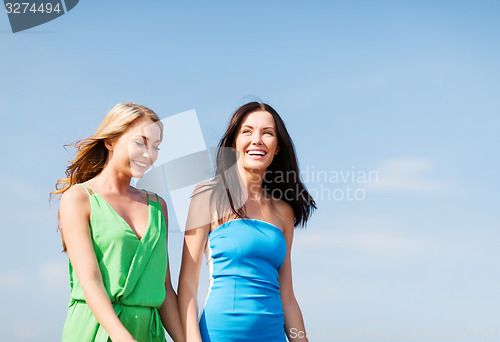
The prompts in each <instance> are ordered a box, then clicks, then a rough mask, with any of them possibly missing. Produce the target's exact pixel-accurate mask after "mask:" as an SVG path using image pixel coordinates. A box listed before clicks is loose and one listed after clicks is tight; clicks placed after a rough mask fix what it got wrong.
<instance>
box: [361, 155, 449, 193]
mask: <svg viewBox="0 0 500 342" xmlns="http://www.w3.org/2000/svg"><path fill="white" fill-rule="evenodd" d="M434 168H435V165H434V162H433V161H432V160H430V159H425V158H397V159H392V160H387V161H384V162H382V163H380V164H379V165H378V167H377V168H375V169H376V170H377V171H378V182H375V183H370V184H367V188H368V189H370V190H373V191H380V192H406V193H421V194H433V193H442V192H446V191H449V190H450V189H451V188H452V184H451V183H450V182H449V181H445V180H442V179H433V178H432V176H430V175H429V173H431V172H432V170H433V169H434Z"/></svg>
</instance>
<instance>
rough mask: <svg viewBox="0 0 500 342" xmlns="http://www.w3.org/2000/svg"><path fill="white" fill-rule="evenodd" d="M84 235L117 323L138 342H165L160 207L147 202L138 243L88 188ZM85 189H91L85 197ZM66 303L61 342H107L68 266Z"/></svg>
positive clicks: (163, 232) (164, 248)
mask: <svg viewBox="0 0 500 342" xmlns="http://www.w3.org/2000/svg"><path fill="white" fill-rule="evenodd" d="M79 185H82V186H84V187H85V189H86V190H87V193H88V194H89V199H90V208H91V220H90V230H91V234H92V241H93V245H94V250H95V255H96V257H97V262H98V264H99V269H100V271H101V274H102V279H103V282H104V286H105V288H106V290H107V292H108V296H109V298H110V300H111V302H112V304H113V307H114V309H115V312H116V314H117V315H118V318H119V319H120V321H121V322H122V323H123V325H124V326H125V328H126V329H127V330H128V331H129V332H130V333H131V334H132V336H133V337H134V338H135V339H136V340H137V341H139V342H149V341H151V342H153V341H155V342H156V341H162V342H163V341H166V340H165V331H164V330H163V326H162V322H161V319H160V315H159V312H158V308H159V307H160V306H161V305H162V304H163V301H164V299H165V276H166V271H167V243H166V234H167V230H166V225H165V220H164V218H163V214H162V210H161V204H160V203H159V201H158V195H156V198H157V202H154V201H151V199H150V198H149V195H148V202H149V220H148V226H147V229H146V232H145V233H144V236H143V237H142V238H141V239H140V240H139V238H138V237H137V236H136V234H135V233H134V231H132V229H131V228H130V226H129V225H128V224H127V222H126V221H125V220H124V219H123V218H122V217H121V216H120V215H118V213H117V212H116V211H115V210H114V209H113V208H112V207H111V206H110V205H109V204H108V203H107V202H106V201H105V200H104V199H103V198H102V197H101V196H99V195H98V194H97V193H96V192H95V191H93V190H92V188H90V187H89V186H88V185H84V184H79ZM87 187H88V188H89V189H90V190H92V192H93V193H92V194H90V193H89V191H88V189H87ZM69 276H70V288H71V300H70V303H69V310H68V315H67V318H66V322H65V325H64V329H63V334H62V341H72V342H89V341H96V342H105V341H111V339H110V338H109V336H108V334H107V332H106V331H105V330H104V328H102V327H101V325H100V324H99V323H98V322H97V320H96V318H95V317H94V315H93V314H92V311H91V310H90V308H89V306H88V305H87V303H86V302H85V297H84V295H83V289H82V287H81V285H80V282H79V281H78V279H77V277H76V274H75V271H74V270H73V268H72V266H71V261H70V262H69Z"/></svg>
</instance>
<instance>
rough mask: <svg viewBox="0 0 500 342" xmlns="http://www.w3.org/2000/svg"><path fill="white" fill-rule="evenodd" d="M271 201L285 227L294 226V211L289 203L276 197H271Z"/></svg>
mask: <svg viewBox="0 0 500 342" xmlns="http://www.w3.org/2000/svg"><path fill="white" fill-rule="evenodd" d="M272 201H273V206H274V208H275V210H276V213H277V214H278V216H279V218H280V219H281V221H282V222H283V224H284V226H285V229H286V228H292V229H293V227H294V220H295V213H294V211H293V208H292V206H291V205H290V204H288V203H287V202H285V201H283V200H280V199H277V198H272Z"/></svg>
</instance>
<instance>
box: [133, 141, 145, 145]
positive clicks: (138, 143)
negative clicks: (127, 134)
mask: <svg viewBox="0 0 500 342" xmlns="http://www.w3.org/2000/svg"><path fill="white" fill-rule="evenodd" d="M135 143H136V144H137V145H138V146H144V144H143V143H141V142H138V141H136V142H135Z"/></svg>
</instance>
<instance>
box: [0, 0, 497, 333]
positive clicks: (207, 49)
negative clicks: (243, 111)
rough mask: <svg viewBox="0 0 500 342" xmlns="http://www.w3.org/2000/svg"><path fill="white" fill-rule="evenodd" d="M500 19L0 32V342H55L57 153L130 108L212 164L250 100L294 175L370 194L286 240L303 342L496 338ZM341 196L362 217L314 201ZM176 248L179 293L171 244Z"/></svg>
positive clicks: (414, 15)
mask: <svg viewBox="0 0 500 342" xmlns="http://www.w3.org/2000/svg"><path fill="white" fill-rule="evenodd" d="M499 10H500V3H499V2H498V1H385V0H381V1H359V0H355V1H310V2H305V1H286V2H285V1H272V2H271V1H252V2H233V1H211V2H201V1H198V2H197V1H193V2H189V3H182V4H181V3H179V2H168V3H165V2H160V1H151V2H139V1H121V2H120V4H119V5H118V3H116V4H115V5H110V4H109V3H99V4H97V3H93V2H88V1H81V2H80V3H79V4H78V5H77V6H76V7H75V8H74V9H73V10H72V11H71V12H69V13H67V14H65V15H64V16H62V17H60V18H58V19H56V20H54V21H52V22H49V23H47V24H44V25H42V26H39V27H36V28H33V29H31V30H28V31H25V32H20V33H16V34H12V33H11V32H10V26H9V23H8V19H7V15H6V14H5V13H3V14H0V46H1V48H2V53H1V54H0V63H1V65H2V68H1V71H0V79H1V80H2V81H1V82H0V108H1V115H2V128H3V130H2V131H3V132H2V135H1V138H0V139H1V140H0V141H1V143H2V146H3V147H4V149H3V150H4V161H3V162H2V165H3V167H2V169H1V170H0V185H1V188H2V193H3V194H4V195H3V196H2V198H1V199H0V208H1V209H0V218H1V221H2V225H1V227H2V233H3V235H4V239H2V243H1V248H0V257H1V260H2V263H1V264H0V300H1V303H2V305H1V309H0V322H1V323H0V327H1V328H2V332H3V337H4V338H5V339H6V340H8V341H55V340H58V339H59V338H60V334H61V331H62V326H63V324H64V319H65V315H66V307H67V303H68V300H69V291H68V288H69V285H68V276H67V258H66V255H64V254H62V253H61V252H60V250H61V248H60V240H59V236H58V234H57V233H56V231H55V229H56V213H57V206H58V203H57V201H54V202H52V207H49V204H48V193H49V192H50V191H51V190H52V189H53V187H54V184H55V182H56V180H57V179H58V178H61V177H62V176H64V170H65V167H66V165H67V160H69V159H70V158H71V155H70V154H69V153H68V152H66V151H65V150H64V149H63V148H62V145H64V144H67V143H71V142H74V141H76V140H78V139H80V138H84V137H87V136H89V135H91V134H92V133H93V131H94V130H95V129H96V128H97V126H98V124H99V123H100V121H101V120H102V118H103V117H104V115H105V113H106V112H107V111H108V110H109V109H110V108H111V107H113V105H115V104H116V103H118V102H124V101H134V102H137V103H140V104H144V105H146V106H148V107H151V108H152V109H154V110H155V111H156V112H157V113H158V114H159V115H160V117H167V116H170V115H174V114H177V113H180V112H184V111H187V110H191V109H194V110H196V113H197V116H198V119H199V122H200V127H201V130H202V132H203V136H204V139H205V143H206V145H207V146H215V145H216V144H217V142H218V140H219V139H220V137H221V135H222V133H223V132H224V130H225V127H226V125H227V122H228V120H229V117H230V115H231V113H232V112H233V111H234V110H235V109H236V108H237V107H238V106H240V105H241V104H243V103H245V102H247V101H249V100H254V99H260V100H262V101H265V102H268V103H269V104H271V105H272V106H274V108H275V109H276V110H277V111H278V112H279V113H280V114H281V115H282V117H283V119H284V121H285V123H286V124H287V127H288V129H289V131H290V134H291V136H292V138H293V139H294V143H295V145H296V148H297V152H298V157H299V162H300V166H301V168H302V170H306V169H308V170H310V171H309V172H310V175H311V174H312V173H314V172H319V171H323V172H327V173H329V174H331V173H332V172H333V173H335V172H337V173H340V172H343V173H344V174H345V173H346V172H348V171H352V170H356V171H357V172H361V173H363V172H365V173H367V172H370V171H375V172H376V173H377V174H378V178H377V180H378V181H376V182H370V183H362V182H354V183H353V182H350V181H348V182H332V181H327V182H324V181H323V182H314V181H309V182H307V184H306V185H307V186H308V188H309V189H311V190H312V191H313V192H314V191H316V192H317V193H318V194H320V195H319V197H318V200H317V203H318V207H319V209H318V211H317V212H316V213H315V214H314V216H313V218H312V220H311V221H310V224H309V226H308V228H307V229H305V230H298V231H297V233H296V238H295V241H294V247H293V251H292V253H293V256H292V262H293V276H294V285H295V292H296V296H297V298H298V301H299V303H300V305H301V308H302V311H303V314H304V317H305V322H306V327H307V329H308V331H309V333H310V334H312V338H311V341H313V340H314V341H315V340H319V341H335V340H342V336H345V335H343V334H345V333H346V332H349V331H359V335H356V336H355V337H352V336H351V337H350V339H351V340H352V339H355V340H356V341H370V340H373V338H374V337H373V336H372V337H370V335H369V334H370V333H373V332H380V331H384V332H385V335H384V336H385V338H384V340H391V341H406V340H428V339H429V338H430V337H429V329H432V330H431V332H434V333H435V332H436V329H438V330H437V336H438V338H435V339H433V340H446V338H447V337H449V336H451V334H454V333H456V334H457V336H459V338H457V339H458V340H467V341H470V340H479V339H481V338H479V337H470V336H465V337H461V336H462V333H463V332H464V331H463V330H461V329H462V328H464V329H468V330H467V333H470V329H475V330H473V333H475V334H476V335H477V334H479V333H480V332H482V333H483V335H484V334H485V333H486V330H485V329H487V328H488V329H491V330H493V329H495V328H496V329H500V326H498V322H499V318H500V312H499V309H498V304H499V302H500V296H499V295H498V283H499V281H500V270H499V266H498V262H497V261H498V257H499V256H500V255H499V254H500V253H499V251H498V248H497V242H498V239H499V237H500V236H499V235H500V234H499V229H498V228H499V222H500V220H499V219H500V217H499V214H498V204H499V201H498V190H499V188H500V187H499V185H500V182H499V178H498V176H497V173H498V170H499V167H500V163H499V160H500V159H499V149H498V146H499V142H500V141H499V140H500V139H499V134H498V128H499V121H500V119H499V108H500V98H499V96H498V94H499V93H500V81H499V80H500V66H499V63H498V61H499V60H500V44H499V43H498V37H499V36H500V23H499V21H498V13H499ZM185 134H186V135H189V134H190V132H186V133H185ZM70 151H71V150H70ZM312 170H315V171H312ZM347 186H350V187H351V188H353V189H354V188H355V189H361V190H360V191H363V193H364V194H365V197H364V199H363V200H352V201H350V200H347V199H345V198H344V199H342V200H336V199H332V198H328V196H327V195H325V194H326V193H327V192H328V191H330V192H333V191H335V189H340V190H337V191H340V192H337V193H341V192H342V191H345V189H346V187H347ZM321 189H327V190H323V196H321ZM167 196H168V195H167ZM170 215H172V213H170ZM170 234H171V241H170V257H171V263H172V276H173V278H174V279H176V277H177V272H178V262H179V258H180V244H181V239H182V235H181V233H180V232H179V231H178V230H177V227H172V230H171V232H170ZM205 274H206V273H205ZM175 283H176V282H175ZM201 292H202V294H203V290H202V291H201ZM357 329H360V330H357ZM447 329H449V330H447ZM451 329H458V330H457V331H453V330H451ZM389 332H391V333H392V334H393V337H392V338H389V337H388V335H387V334H388V333H389ZM410 332H411V333H413V334H417V333H418V332H421V333H422V335H423V338H420V339H418V338H410V337H408V336H409V335H407V334H409V333H410ZM335 334H337V335H335ZM398 334H399V335H398ZM405 334H406V335H405ZM398 336H399V337H398ZM401 336H403V337H401ZM413 336H415V335H413ZM432 336H436V335H435V334H434V335H432ZM344 339H347V338H344Z"/></svg>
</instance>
